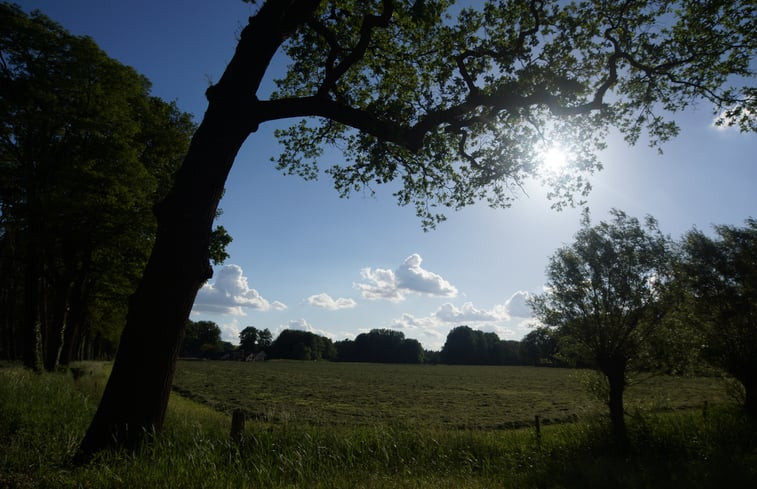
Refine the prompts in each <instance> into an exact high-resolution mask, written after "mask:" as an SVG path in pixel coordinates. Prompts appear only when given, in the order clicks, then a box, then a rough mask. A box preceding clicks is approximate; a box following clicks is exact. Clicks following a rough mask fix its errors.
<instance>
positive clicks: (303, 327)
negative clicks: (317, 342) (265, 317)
mask: <svg viewBox="0 0 757 489" xmlns="http://www.w3.org/2000/svg"><path fill="white" fill-rule="evenodd" d="M285 329H295V330H298V331H307V332H309V333H314V334H317V335H320V336H325V337H326V338H329V339H332V340H333V339H334V335H333V334H332V333H329V332H328V331H324V330H322V329H317V328H314V327H313V326H312V325H311V324H310V323H309V322H307V321H306V320H305V319H292V320H291V321H289V323H287V324H282V325H281V326H279V327H278V329H277V330H276V336H278V335H279V334H280V333H281V332H282V331H284V330H285Z"/></svg>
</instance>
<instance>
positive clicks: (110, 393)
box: [80, 114, 247, 456]
mask: <svg viewBox="0 0 757 489" xmlns="http://www.w3.org/2000/svg"><path fill="white" fill-rule="evenodd" d="M246 136H247V134H246V133H240V131H239V128H234V127H233V126H231V127H230V125H229V124H227V123H224V120H223V118H222V117H221V114H218V116H217V117H208V114H206V117H205V120H204V121H203V123H202V124H201V126H200V127H199V128H198V130H197V132H196V134H195V136H194V138H193V140H192V144H191V146H190V149H189V153H188V154H187V157H186V159H185V162H184V164H183V166H182V168H181V170H180V172H179V174H178V175H177V179H176V183H175V186H174V189H173V190H172V192H171V193H170V194H169V196H168V197H167V199H166V200H165V201H164V202H163V204H161V206H160V208H159V210H158V232H157V237H156V241H155V246H154V248H153V251H152V255H151V257H150V260H149V262H148V264H147V267H146V268H145V272H144V275H143V277H142V280H141V282H140V285H139V287H138V288H137V291H136V292H135V294H134V295H133V296H132V297H131V299H130V302H129V312H128V315H127V320H126V327H125V328H124V331H123V334H122V336H121V341H120V344H119V348H118V353H117V354H116V358H115V361H114V363H113V371H112V372H111V375H110V379H109V380H108V384H107V386H106V388H105V392H104V394H103V397H102V400H101V401H100V405H99V407H98V409H97V413H96V414H95V418H94V420H93V421H92V424H91V425H90V427H89V430H88V431H87V434H86V436H85V438H84V441H82V444H81V447H80V456H87V455H89V454H92V453H94V452H96V451H98V450H101V449H103V448H106V447H109V446H112V445H116V446H124V447H128V448H133V447H135V446H136V445H137V444H138V443H139V442H140V441H141V439H142V438H143V436H144V435H145V434H146V433H148V432H150V431H152V430H160V428H161V426H162V423H163V418H164V416H165V410H166V406H167V404H168V396H169V394H170V392H171V384H172V382H173V373H174V366H175V363H176V357H177V354H178V349H179V346H180V344H181V338H182V335H183V330H184V325H185V323H186V321H187V318H188V317H189V313H190V310H191V309H192V305H193V303H194V299H195V295H196V294H197V290H198V289H199V288H200V286H202V284H203V282H205V281H206V280H207V279H208V278H210V276H211V275H212V271H211V269H210V265H209V263H208V244H209V236H210V229H211V226H212V223H213V218H214V216H215V212H216V207H217V205H218V201H219V200H220V198H221V195H222V193H223V188H224V182H225V180H226V176H227V174H228V172H229V169H230V168H231V164H232V163H233V161H234V157H235V156H236V154H237V151H238V150H239V148H240V146H241V145H242V143H243V142H244V139H245V137H246ZM207 162H212V164H207Z"/></svg>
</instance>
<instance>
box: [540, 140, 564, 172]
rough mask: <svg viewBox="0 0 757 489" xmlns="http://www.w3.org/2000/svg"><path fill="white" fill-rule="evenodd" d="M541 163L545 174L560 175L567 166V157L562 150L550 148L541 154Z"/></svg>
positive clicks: (556, 147)
mask: <svg viewBox="0 0 757 489" xmlns="http://www.w3.org/2000/svg"><path fill="white" fill-rule="evenodd" d="M541 161H542V163H541V164H542V168H543V169H544V171H545V172H546V173H552V174H555V173H561V172H562V171H563V169H564V168H565V167H566V166H567V165H568V155H567V153H565V151H564V150H563V149H562V148H560V147H558V146H552V147H551V148H549V149H548V150H546V151H544V153H542V157H541Z"/></svg>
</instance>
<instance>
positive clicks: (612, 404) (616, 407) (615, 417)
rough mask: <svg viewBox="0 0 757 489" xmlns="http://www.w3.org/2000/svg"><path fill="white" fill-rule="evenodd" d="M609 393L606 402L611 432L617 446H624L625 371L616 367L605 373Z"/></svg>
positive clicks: (625, 442) (625, 433)
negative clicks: (608, 409)
mask: <svg viewBox="0 0 757 489" xmlns="http://www.w3.org/2000/svg"><path fill="white" fill-rule="evenodd" d="M607 381H608V384H609V387H610V394H609V399H608V401H607V404H608V406H609V408H610V423H611V424H612V433H613V437H614V438H615V441H616V442H617V443H618V445H619V446H625V445H626V444H627V441H628V434H627V431H626V418H625V413H624V409H623V392H624V390H625V388H626V380H625V371H624V370H622V369H616V370H613V371H612V372H610V373H609V374H607Z"/></svg>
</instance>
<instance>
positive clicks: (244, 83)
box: [80, 0, 757, 456]
mask: <svg viewBox="0 0 757 489" xmlns="http://www.w3.org/2000/svg"><path fill="white" fill-rule="evenodd" d="M449 7H450V2H448V1H445V0H425V1H423V0H370V1H369V0H367V1H359V2H358V1H354V0H332V1H328V0H276V1H273V0H270V1H265V2H262V4H261V5H260V7H259V8H258V10H257V12H256V13H255V15H253V16H252V17H250V19H249V22H248V23H247V25H246V26H245V27H244V29H243V30H242V32H241V34H240V36H239V42H238V44H237V47H236V51H235V53H234V55H233V56H232V58H231V61H230V62H229V64H228V65H227V67H226V70H225V71H224V73H223V75H222V76H221V78H220V80H219V81H218V83H216V84H215V85H213V86H211V87H210V88H208V90H207V92H206V97H207V99H208V108H207V111H206V112H205V115H204V117H203V120H202V123H201V124H200V126H199V128H198V129H197V131H196V132H195V134H194V137H193V139H192V143H191V145H190V148H189V152H188V153H187V156H186V158H185V160H184V164H183V166H182V168H181V169H180V171H179V172H178V174H177V177H176V181H175V184H174V186H173V188H172V190H171V192H170V193H169V195H168V197H167V198H166V199H165V200H164V201H163V203H162V204H161V205H160V206H159V207H158V209H157V216H158V236H157V240H156V243H155V246H154V248H153V252H152V256H151V258H150V260H149V263H148V265H147V267H146V269H145V273H144V276H143V279H142V282H141V284H140V287H139V289H138V290H137V292H136V294H134V296H133V297H132V299H131V301H130V303H129V316H128V322H127V326H126V329H125V330H124V332H123V336H122V338H121V343H120V348H119V351H118V355H117V357H116V361H115V363H114V366H113V372H112V374H111V377H110V380H109V383H108V386H107V388H106V390H105V394H104V396H103V398H102V401H101V403H100V406H99V408H98V410H97V413H96V415H95V418H94V420H93V422H92V424H91V426H90V429H89V430H88V432H87V435H86V437H85V439H84V441H83V443H82V446H81V450H80V454H81V455H82V456H84V455H86V454H89V453H91V452H93V451H96V450H98V449H101V448H103V447H107V446H112V445H114V444H116V445H126V446H133V445H135V444H136V443H137V442H138V441H139V439H140V438H141V436H142V434H143V433H145V432H149V431H152V430H153V429H155V430H159V429H160V428H161V425H162V423H163V418H164V414H165V408H166V405H167V402H168V394H169V392H170V387H171V381H172V378H173V371H174V365H175V359H176V353H177V350H178V345H179V339H180V337H181V332H182V328H183V327H184V324H185V323H186V319H187V316H188V314H189V311H190V309H191V307H192V303H193V300H194V297H195V294H196V292H197V290H198V288H199V287H200V286H201V284H202V283H203V282H204V281H205V280H207V279H208V277H210V275H211V268H210V266H209V264H208V240H209V236H210V232H211V225H212V222H213V217H214V215H215V211H216V206H217V205H218V201H219V199H220V197H221V195H222V192H223V188H224V182H225V180H226V177H227V175H228V172H229V170H230V168H231V165H232V163H233V162H234V158H235V157H236V155H237V151H238V150H239V148H240V146H241V145H242V143H243V142H244V141H245V140H246V139H247V137H248V136H249V135H250V134H251V133H253V132H255V131H256V130H257V129H258V127H259V126H260V124H262V123H264V122H266V121H274V120H280V119H295V123H294V125H293V126H292V127H291V128H290V129H288V130H282V131H279V132H278V137H279V139H280V141H281V144H282V147H283V151H282V155H281V157H280V158H279V159H278V166H279V168H281V169H282V170H283V171H285V172H289V173H297V174H300V175H302V176H304V177H306V178H310V177H315V176H316V175H317V174H318V172H319V170H318V169H317V167H316V161H317V160H318V157H319V156H320V155H321V150H322V148H323V147H324V146H330V145H334V144H338V146H339V147H340V148H342V149H343V152H344V162H343V163H342V164H337V165H334V166H332V167H331V168H329V169H328V170H327V171H328V173H329V174H330V175H331V176H332V177H333V178H334V181H335V185H336V188H337V190H338V191H339V192H340V193H341V194H342V195H346V194H348V193H349V192H351V191H354V190H362V189H365V188H370V186H371V185H373V184H374V183H383V182H390V181H399V182H400V183H401V185H400V187H399V190H398V191H397V193H396V196H397V199H398V201H399V203H400V204H403V205H405V204H411V205H414V206H415V207H416V209H417V212H418V214H419V216H420V217H421V218H422V220H423V222H424V224H425V225H427V226H432V225H433V224H434V223H435V222H437V221H439V220H440V219H443V216H442V215H441V212H440V211H439V209H442V210H445V209H450V208H451V209H456V208H460V207H463V206H465V205H468V204H470V203H472V202H474V201H477V200H480V199H485V200H488V201H489V202H490V203H491V204H492V205H494V206H507V205H508V203H509V202H510V200H511V199H512V197H513V194H512V189H513V188H517V187H518V186H519V185H520V184H521V183H522V182H523V181H524V179H526V178H529V177H532V176H534V175H538V173H539V172H538V165H537V162H538V158H539V157H538V154H539V151H540V149H543V148H545V147H547V146H549V145H551V144H553V143H558V142H559V143H561V144H562V145H563V146H565V147H566V149H568V150H570V151H571V153H572V154H573V155H574V157H573V161H572V171H569V172H566V173H564V174H562V175H559V176H556V175H546V176H545V177H544V178H545V179H547V180H548V182H547V183H548V184H549V185H550V186H551V189H552V192H551V193H552V195H553V197H555V199H556V200H555V202H556V205H557V206H558V207H559V206H560V205H563V204H566V203H569V202H571V200H572V198H573V196H574V195H576V194H578V195H580V194H582V193H583V192H584V191H586V190H587V188H588V186H587V182H586V180H585V178H584V177H585V176H586V175H587V174H588V173H591V172H592V171H593V170H595V169H597V168H598V167H599V163H598V161H597V159H596V157H595V152H596V149H597V148H601V147H602V145H603V144H604V140H605V135H606V134H607V130H608V129H609V128H610V127H616V128H618V129H619V130H620V131H621V132H622V133H623V134H625V136H626V138H627V139H628V140H629V141H630V142H635V141H636V140H637V138H638V137H639V135H640V133H641V132H642V131H644V130H646V131H647V132H648V133H649V135H650V137H651V140H652V142H653V143H658V142H660V141H662V140H665V139H667V138H668V137H670V136H672V135H674V134H675V133H676V128H675V125H674V124H672V123H671V122H667V121H666V120H665V119H664V118H661V117H659V115H660V112H662V111H665V110H667V111H676V110H680V109H683V108H685V107H687V106H688V105H689V104H690V103H692V102H693V101H695V100H698V99H706V100H709V101H711V102H713V103H714V104H715V107H716V108H717V109H718V110H720V109H724V108H730V109H731V111H730V113H729V116H731V117H729V119H728V121H737V122H738V123H740V124H741V125H742V128H744V129H752V128H753V126H754V122H753V121H752V120H751V119H750V118H749V117H750V114H751V112H750V111H749V110H745V108H749V107H747V106H751V108H754V107H753V106H754V105H755V104H756V103H757V100H756V99H757V98H755V97H754V96H753V89H752V88H744V89H739V88H738V87H735V88H734V87H733V86H732V85H731V84H727V82H729V81H730V78H729V77H730V75H743V76H750V75H751V72H750V67H749V66H750V65H749V63H750V60H751V58H752V55H753V52H754V47H755V45H754V44H755V40H754V32H755V29H754V23H755V20H754V19H755V15H754V14H755V12H754V10H755V7H754V3H753V2H751V1H748V0H743V1H729V2H717V3H712V2H707V3H704V4H702V3H698V2H683V1H681V2H658V1H624V2H606V1H589V2H581V3H580V4H577V3H572V2H571V3H566V2H558V1H546V0H544V1H537V0H532V1H527V0H516V1H506V2H505V1H502V2H485V3H484V2H482V3H481V4H480V5H478V7H479V8H477V9H472V8H467V9H463V10H462V11H460V12H459V14H455V15H456V19H452V18H448V17H447V14H448V12H450V11H451V10H450V8H449ZM198 35H202V33H198ZM280 51H283V53H284V54H286V55H287V56H288V57H289V59H290V62H289V63H290V64H289V69H288V71H287V73H286V75H284V77H283V78H282V79H280V80H279V81H278V82H277V83H278V90H277V92H276V93H272V94H266V93H260V86H261V81H262V80H263V79H264V77H265V76H266V74H267V71H268V68H269V65H270V63H271V61H272V59H273V57H274V55H275V54H276V53H277V52H280ZM726 87H727V88H728V89H726Z"/></svg>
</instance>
